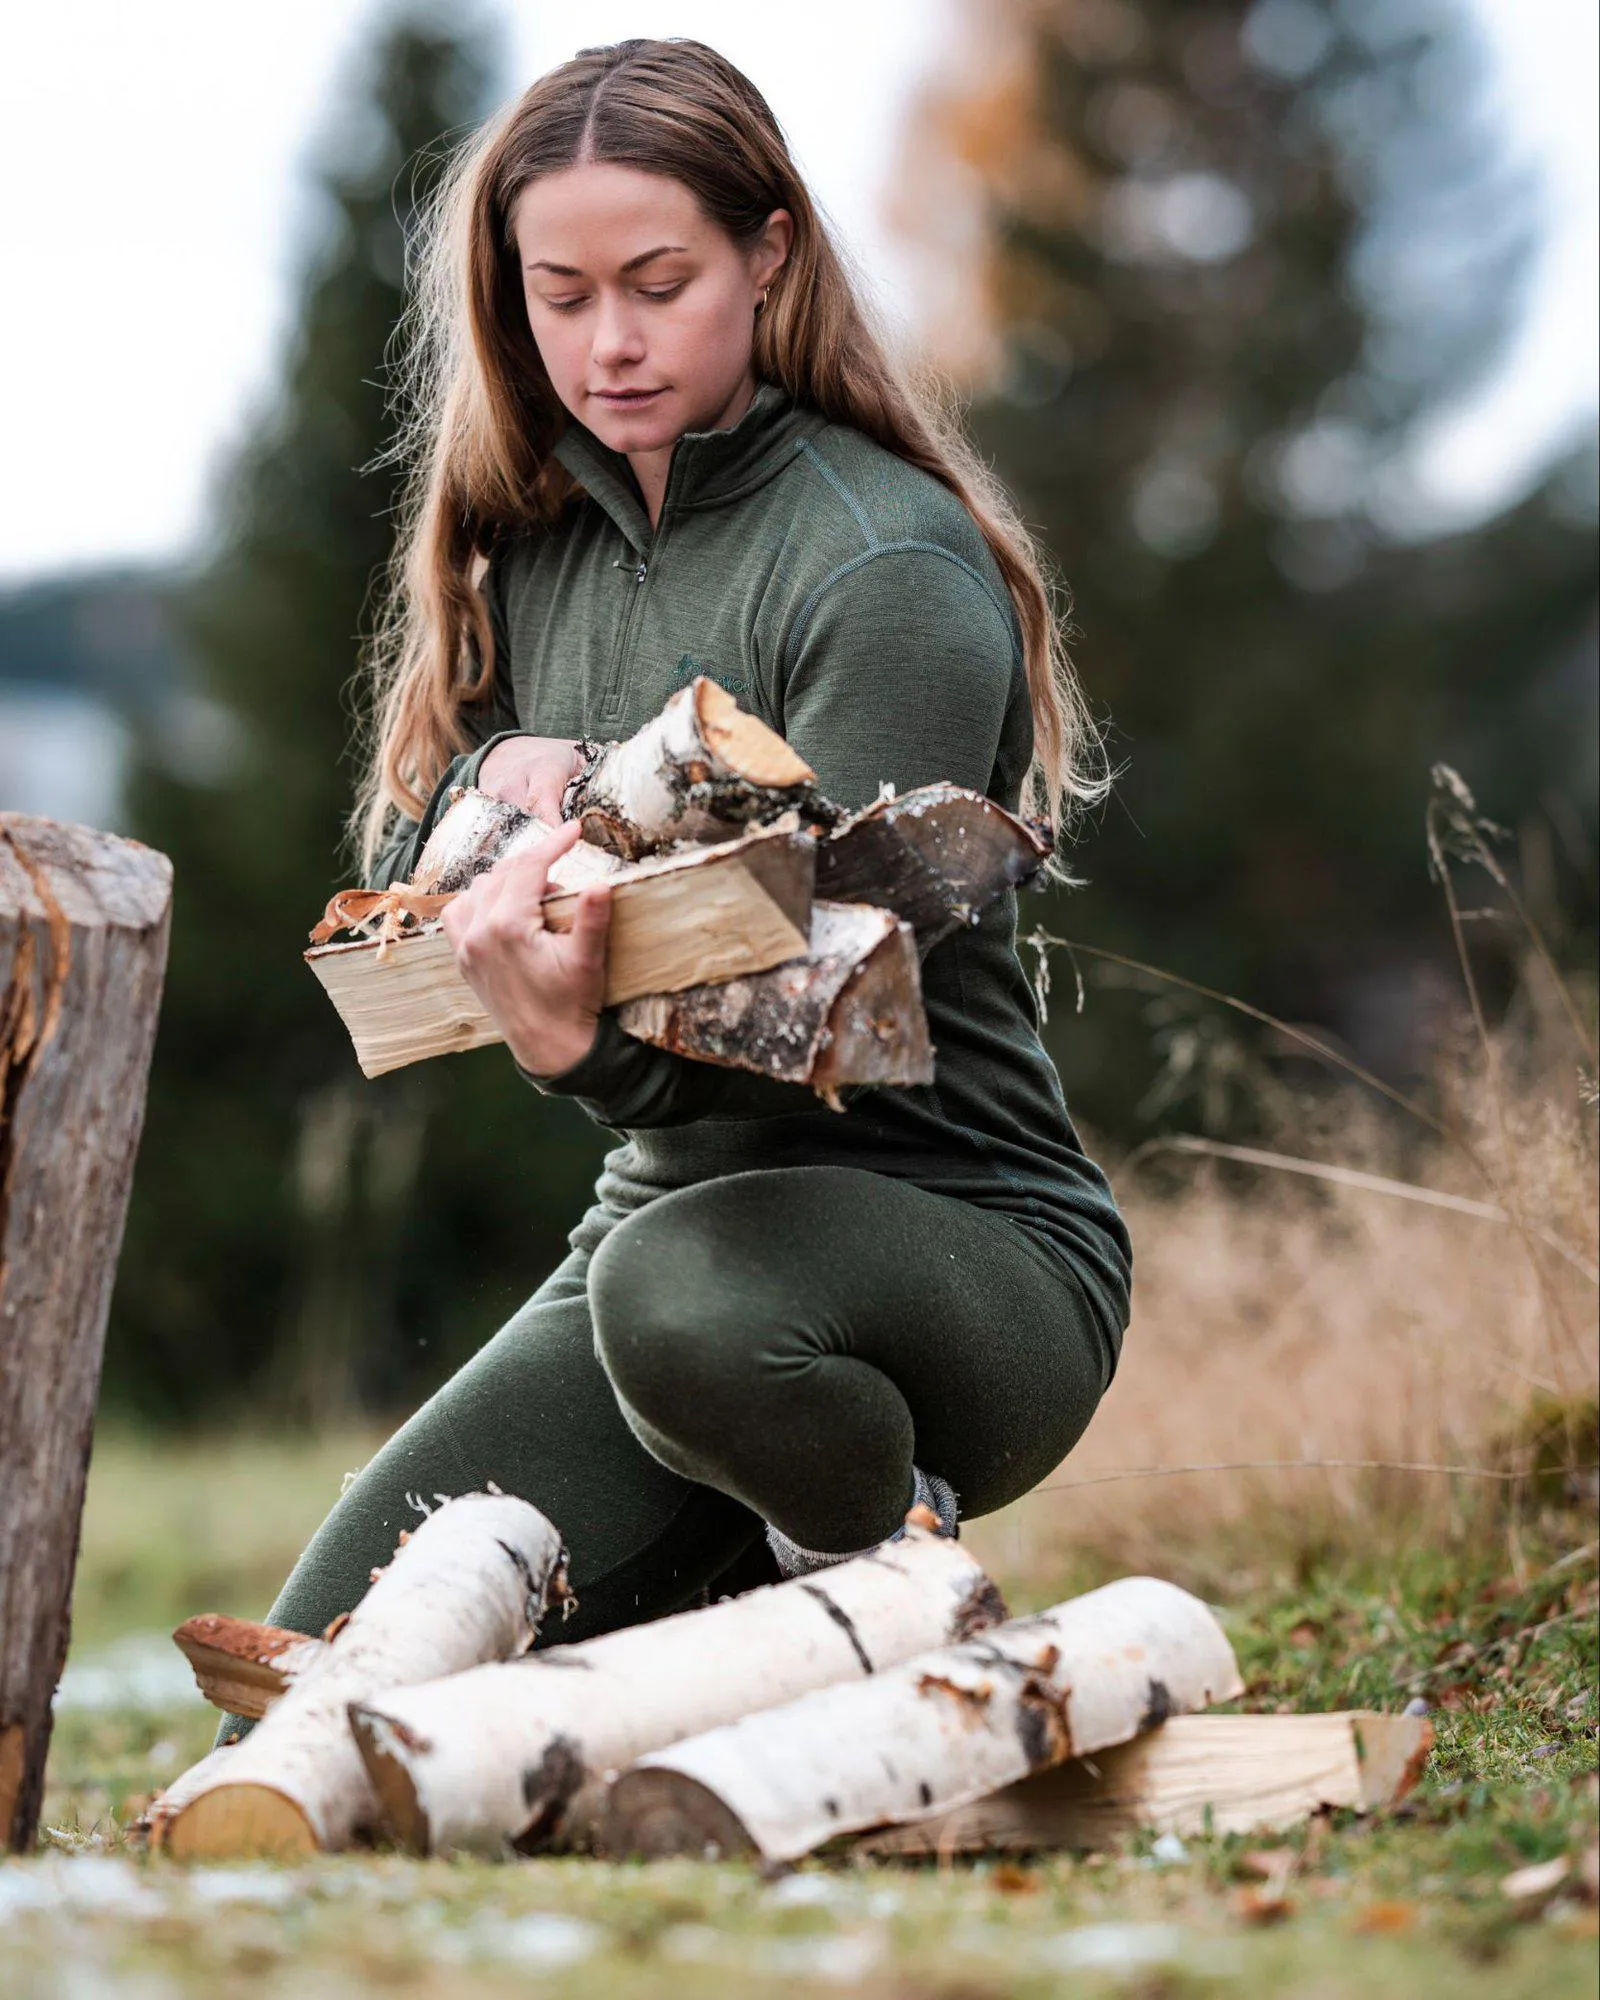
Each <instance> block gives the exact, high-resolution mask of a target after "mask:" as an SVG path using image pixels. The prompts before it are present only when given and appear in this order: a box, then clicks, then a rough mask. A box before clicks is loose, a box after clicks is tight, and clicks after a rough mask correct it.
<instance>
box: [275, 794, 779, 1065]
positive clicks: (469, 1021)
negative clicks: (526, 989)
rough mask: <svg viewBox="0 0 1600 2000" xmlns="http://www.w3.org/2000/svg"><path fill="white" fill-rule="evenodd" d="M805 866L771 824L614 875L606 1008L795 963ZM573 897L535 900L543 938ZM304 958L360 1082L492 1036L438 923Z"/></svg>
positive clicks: (561, 923) (572, 893) (558, 926)
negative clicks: (333, 1012) (340, 1025)
mask: <svg viewBox="0 0 1600 2000" xmlns="http://www.w3.org/2000/svg"><path fill="white" fill-rule="evenodd" d="M815 867H816V843H815V842H814V841H813V840H812V839H811V837H810V836H809V835H808V834H804V833H801V832H799V831H798V830H796V829H795V828H793V827H792V826H791V827H781V826H779V827H771V828H765V829H762V830H759V831H756V832H753V833H749V834H746V835H745V836H744V837H743V838H742V839H740V840H736V841H730V842H727V843H726V844H724V845H722V846H720V847H700V848H692V849H690V850H688V851H687V852H685V853H682V854H669V855H662V856H660V857H658V858H656V859H653V860H648V861H641V862H639V863H637V864H636V865H634V866H633V867H631V868H627V869H622V870H619V871H618V872H617V874H616V875H615V876H613V877H612V878H611V881H612V888H611V934H610V939H609V942H608V944H607V955H606V992H605V1002H606V1005H607V1006H608V1007H614V1006H617V1005H619V1004H620V1003H621V1002H623V1001H625V1000H632V999H635V998H637V997H638V996H639V995H640V994H642V993H666V992H677V991H679V990H681V989H682V988H684V987H687V986H696V985H699V984H701V983H702V982H705V981H710V980H720V979H736V978H738V977H739V976H740V975H741V974H744V973H750V972H764V971H766V970H767V968H768V967H769V966H773V965H779V964H781V963H782V962H783V961H784V960H785V959H790V958H797V957H800V956H803V954H804V952H805V949H806V940H807V935H808V932H809V928H810V922H811V894H812V878H813V875H814V872H815ZM577 895H578V892H577V891H576V890H572V889H562V890H556V891H555V892H553V893H552V894H550V895H548V896H546V897H545V899H544V904H543V908H544V915H545V922H546V923H547V924H548V925H549V927H550V928H551V929H552V930H555V931H560V930H566V929H569V928H570V927H571V924H572V917H573V911H574V908H575V906H576V902H577ZM305 957H306V962H307V964H308V965H309V966H310V967H311V969H312V971H313V972H314V973H315V974H316V976H317V978H318V979H319V980H320V981H321V982H322V984H323V986H324V987H325V988H326V990H327V993H328V996H329V998H330V999H331V1000H332V1001H333V1004H334V1006H335V1007H336V1008H337V1009H338V1010H339V1014H340V1016H341V1018H342V1019H343V1021H344V1024H345V1026H346V1027H347V1028H348V1029H349V1031H350V1037H351V1040H352V1041H353V1042H354V1044H355V1050H356V1057H357V1060H358V1061H359V1062H360V1064H361V1068H362V1072H363V1074H365V1075H367V1076H382V1075H383V1074H384V1073H385V1071H387V1070H391V1069H399V1068H401V1067H402V1066H403V1065H404V1064H406V1063H412V1062H420V1061H422V1060H423V1059H424V1058H425V1057H428V1056H439V1055H448V1054H449V1053H450V1052H451V1051H452V1050H456V1049H476V1048H482V1047H484V1046H485V1045H486V1044H488V1043H491V1042H497V1041H499V1040H500V1038H501V1037H500V1030H499V1029H498V1028H497V1027H496V1026H495V1024H494V1022H493V1021H492V1020H491V1019H490V1018H489V1016H488V1014H487V1013H485V1011H484V1009H483V1006H482V1004H481V1003H480V1001H479V999H478V996H477V995H476V994H475V993H474V992H473V990H472V988H471V987H470V986H469V985H468V984H467V982H466V981H465V980H464V979H463V978H462V977H461V974H460V973H459V972H458V971H457V970H456V962H455V956H454V954H453V953H452V951H451V949H450V945H449V941H448V939H447V938H446V937H445V935H444V932H443V931H442V930H440V929H439V928H438V927H437V926H436V925H426V926H424V927H423V928H422V929H421V930H419V931H416V932H413V933H410V934H408V935H406V936H403V937H400V938H398V939H396V940H393V941H380V940H379V939H376V938H364V939H362V940H360V941H359V942H357V943H354V944H324V945H319V946H314V947H313V948H312V949H311V950H310V951H308V952H307V953H306V954H305Z"/></svg>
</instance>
